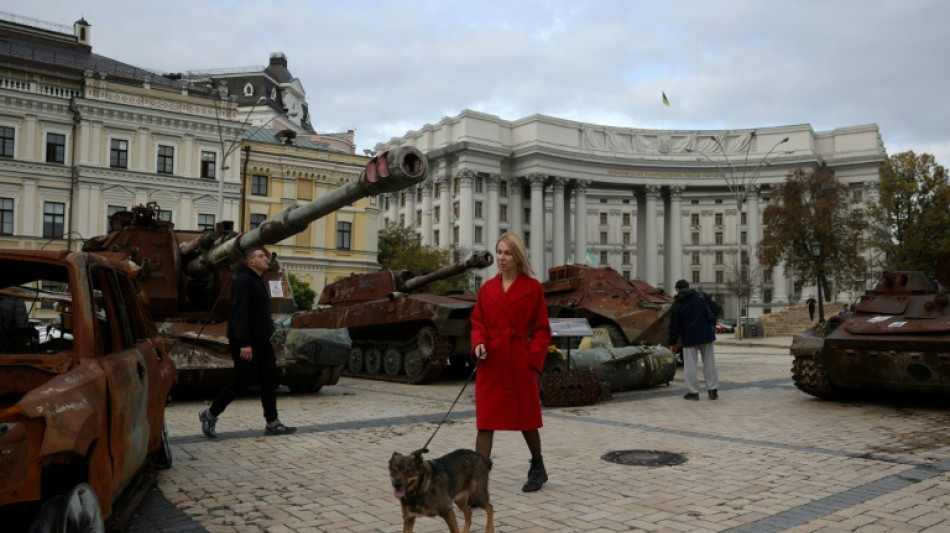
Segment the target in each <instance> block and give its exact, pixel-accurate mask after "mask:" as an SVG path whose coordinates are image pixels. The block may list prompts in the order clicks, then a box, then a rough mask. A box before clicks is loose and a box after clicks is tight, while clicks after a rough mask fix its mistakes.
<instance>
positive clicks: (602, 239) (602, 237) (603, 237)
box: [600, 231, 607, 244]
mask: <svg viewBox="0 0 950 533" xmlns="http://www.w3.org/2000/svg"><path fill="white" fill-rule="evenodd" d="M600 244H607V232H606V231H602V232H600Z"/></svg>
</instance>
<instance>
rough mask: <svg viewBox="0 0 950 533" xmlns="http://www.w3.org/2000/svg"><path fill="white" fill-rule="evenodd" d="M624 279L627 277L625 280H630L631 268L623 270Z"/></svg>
mask: <svg viewBox="0 0 950 533" xmlns="http://www.w3.org/2000/svg"><path fill="white" fill-rule="evenodd" d="M623 279H625V280H627V281H630V271H629V270H624V271H623Z"/></svg>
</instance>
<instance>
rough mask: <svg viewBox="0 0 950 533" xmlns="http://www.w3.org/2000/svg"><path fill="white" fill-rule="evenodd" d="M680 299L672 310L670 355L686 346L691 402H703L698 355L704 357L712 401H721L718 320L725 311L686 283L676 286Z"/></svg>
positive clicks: (707, 383)
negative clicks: (715, 344)
mask: <svg viewBox="0 0 950 533" xmlns="http://www.w3.org/2000/svg"><path fill="white" fill-rule="evenodd" d="M675 288H676V298H675V300H674V301H673V308H672V309H671V310H670V337H669V347H670V351H671V352H673V353H676V346H677V345H678V344H681V345H682V346H683V374H684V379H685V381H686V395H684V396H683V398H684V399H687V400H699V377H698V371H699V368H698V361H697V352H702V354H703V377H704V378H705V380H706V391H707V392H708V394H709V399H710V400H716V399H718V398H719V378H718V376H717V375H716V354H715V351H714V349H713V342H714V341H715V340H716V327H715V324H716V317H717V316H719V313H720V312H721V311H722V308H721V307H720V306H719V304H717V303H716V302H714V301H712V300H710V299H708V298H706V297H705V295H703V293H701V292H698V291H695V290H693V289H690V288H689V283H687V281H686V280H685V279H681V280H679V281H677V282H676V285H675Z"/></svg>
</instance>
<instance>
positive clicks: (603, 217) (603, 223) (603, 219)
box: [600, 213, 607, 226]
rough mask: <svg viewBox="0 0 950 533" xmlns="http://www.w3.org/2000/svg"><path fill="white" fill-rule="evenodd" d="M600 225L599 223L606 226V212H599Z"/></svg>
mask: <svg viewBox="0 0 950 533" xmlns="http://www.w3.org/2000/svg"><path fill="white" fill-rule="evenodd" d="M600 225H601V226H606V225H607V213H601V214H600Z"/></svg>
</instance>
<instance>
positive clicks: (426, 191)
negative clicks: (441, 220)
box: [422, 178, 434, 246]
mask: <svg viewBox="0 0 950 533" xmlns="http://www.w3.org/2000/svg"><path fill="white" fill-rule="evenodd" d="M433 187H434V186H433V184H432V179H431V178H430V179H426V180H425V181H424V182H423V183H422V244H424V245H426V246H430V245H432V244H434V243H433V242H432V189H433Z"/></svg>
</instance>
